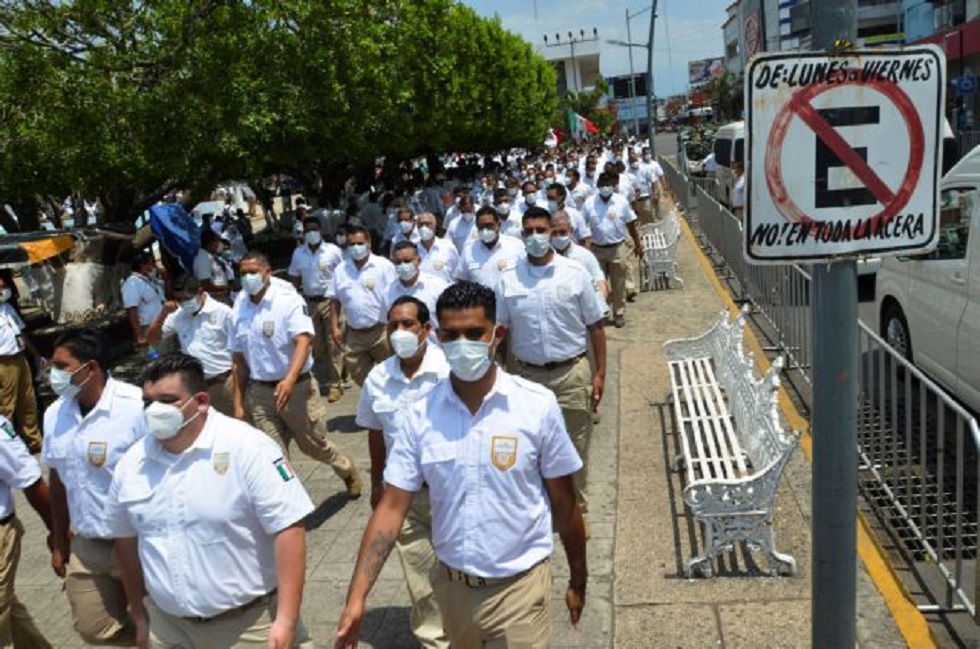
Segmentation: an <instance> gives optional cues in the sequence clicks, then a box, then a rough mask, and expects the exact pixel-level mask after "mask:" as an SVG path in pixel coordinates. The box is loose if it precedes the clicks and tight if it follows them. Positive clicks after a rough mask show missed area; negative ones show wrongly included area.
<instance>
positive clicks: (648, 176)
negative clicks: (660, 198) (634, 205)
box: [629, 164, 654, 198]
mask: <svg viewBox="0 0 980 649" xmlns="http://www.w3.org/2000/svg"><path fill="white" fill-rule="evenodd" d="M629 178H630V181H631V182H632V183H633V191H634V192H635V193H636V197H637V198H648V197H649V196H650V186H651V185H652V184H653V183H654V176H653V169H651V168H650V167H648V166H647V165H645V164H639V165H637V167H636V168H635V169H634V168H632V167H630V169H629Z"/></svg>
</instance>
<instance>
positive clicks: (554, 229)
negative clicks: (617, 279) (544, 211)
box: [551, 210, 609, 303]
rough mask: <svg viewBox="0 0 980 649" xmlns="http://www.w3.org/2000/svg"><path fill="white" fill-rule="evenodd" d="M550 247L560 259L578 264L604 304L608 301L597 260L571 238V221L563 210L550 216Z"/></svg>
mask: <svg viewBox="0 0 980 649" xmlns="http://www.w3.org/2000/svg"><path fill="white" fill-rule="evenodd" d="M551 247H552V248H554V249H555V252H557V253H558V254H559V255H561V256H562V257H567V258H568V259H571V260H572V261H574V262H577V263H579V264H580V265H581V266H582V268H584V269H585V271H586V272H587V273H588V274H589V277H590V278H592V285H593V286H594V287H595V290H596V291H598V293H599V295H600V296H601V297H602V301H603V302H604V303H605V302H606V301H607V300H608V299H609V284H608V283H607V282H606V276H605V274H603V272H602V267H601V266H599V260H598V259H596V258H595V255H593V254H592V252H591V251H590V250H588V249H586V248H583V247H582V246H580V245H578V244H577V243H575V241H573V237H572V220H571V219H570V218H568V214H566V213H565V211H564V210H558V211H557V212H555V213H554V214H552V215H551Z"/></svg>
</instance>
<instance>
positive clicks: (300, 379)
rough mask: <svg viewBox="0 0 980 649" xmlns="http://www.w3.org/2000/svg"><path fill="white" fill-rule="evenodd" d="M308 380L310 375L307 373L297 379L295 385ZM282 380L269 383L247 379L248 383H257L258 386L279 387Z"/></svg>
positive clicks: (273, 380)
mask: <svg viewBox="0 0 980 649" xmlns="http://www.w3.org/2000/svg"><path fill="white" fill-rule="evenodd" d="M310 378H311V375H310V373H309V372H307V373H306V374H303V375H302V376H300V377H299V378H298V379H296V383H297V384H300V383H302V382H303V381H306V380H308V379H310ZM283 380H284V379H272V380H271V381H261V380H259V379H249V382H250V383H258V384H259V385H279V383H281V382H282V381H283Z"/></svg>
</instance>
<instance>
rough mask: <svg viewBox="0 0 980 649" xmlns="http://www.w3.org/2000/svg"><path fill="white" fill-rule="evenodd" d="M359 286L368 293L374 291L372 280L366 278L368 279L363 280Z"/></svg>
mask: <svg viewBox="0 0 980 649" xmlns="http://www.w3.org/2000/svg"><path fill="white" fill-rule="evenodd" d="M361 284H362V285H363V286H364V288H366V289H367V290H369V291H373V290H374V280H373V279H370V278H368V279H366V280H364V281H363V282H362V283H361Z"/></svg>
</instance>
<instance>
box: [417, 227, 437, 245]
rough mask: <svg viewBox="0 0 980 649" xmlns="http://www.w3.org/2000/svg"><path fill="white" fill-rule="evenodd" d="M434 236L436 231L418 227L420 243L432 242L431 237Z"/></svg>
mask: <svg viewBox="0 0 980 649" xmlns="http://www.w3.org/2000/svg"><path fill="white" fill-rule="evenodd" d="M434 236H436V231H435V230H433V229H432V228H430V227H429V226H427V225H420V226H419V238H420V239H422V241H432V237H434Z"/></svg>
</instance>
